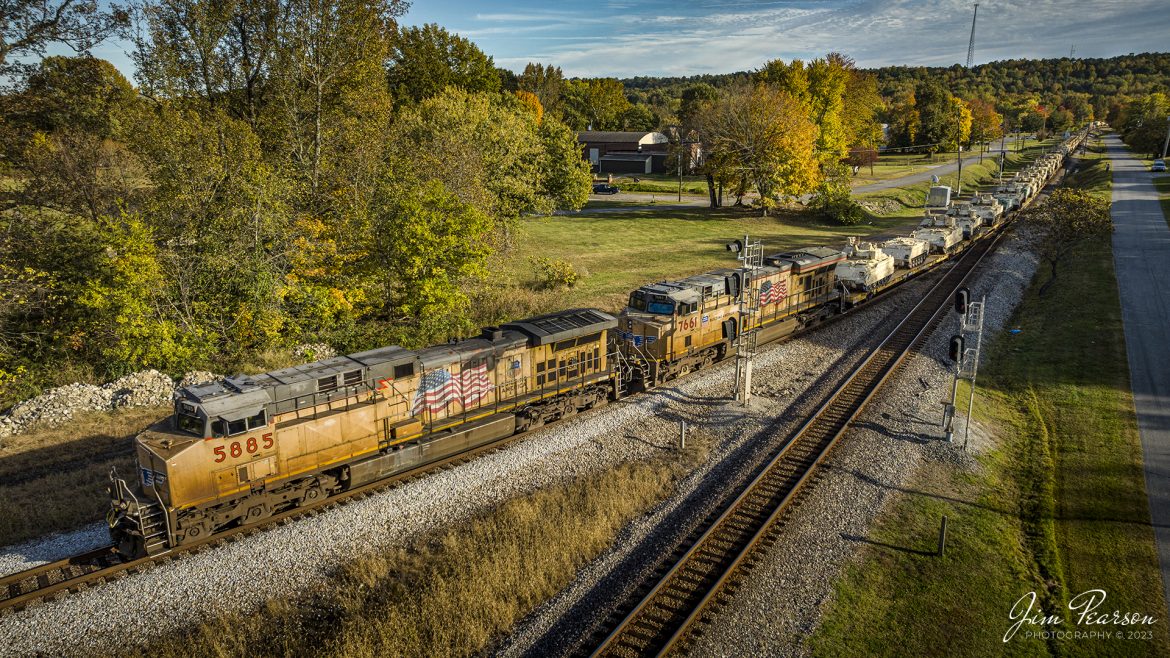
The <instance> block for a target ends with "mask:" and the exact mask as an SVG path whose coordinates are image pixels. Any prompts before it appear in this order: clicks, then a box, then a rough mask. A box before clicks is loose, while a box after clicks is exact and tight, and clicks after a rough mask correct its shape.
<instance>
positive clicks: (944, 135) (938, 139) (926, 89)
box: [914, 82, 958, 154]
mask: <svg viewBox="0 0 1170 658" xmlns="http://www.w3.org/2000/svg"><path fill="white" fill-rule="evenodd" d="M914 98H915V105H914V107H915V109H916V110H917V111H918V135H917V137H916V139H915V140H914V146H921V147H922V148H923V149H924V150H925V151H927V152H928V153H932V154H933V153H938V152H939V151H943V150H953V145H954V141H955V137H956V124H957V120H958V116H957V111H956V109H955V105H954V103H953V102H952V98H953V97H952V96H951V95H950V93H948V92H947V90H946V89H944V88H943V87H942V85H940V84H937V83H933V82H922V83H919V84H918V88H917V89H915V91H914Z"/></svg>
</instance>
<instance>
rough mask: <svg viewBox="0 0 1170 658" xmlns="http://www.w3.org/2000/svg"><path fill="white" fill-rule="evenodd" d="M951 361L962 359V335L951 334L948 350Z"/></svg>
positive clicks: (957, 361)
mask: <svg viewBox="0 0 1170 658" xmlns="http://www.w3.org/2000/svg"><path fill="white" fill-rule="evenodd" d="M948 356H950V357H951V361H954V362H955V363H959V362H960V361H962V360H963V337H962V336H959V335H954V336H951V345H950V350H949V352H948Z"/></svg>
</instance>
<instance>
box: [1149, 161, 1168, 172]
mask: <svg viewBox="0 0 1170 658" xmlns="http://www.w3.org/2000/svg"><path fill="white" fill-rule="evenodd" d="M1150 171H1166V161H1165V160H1154V166H1153V167H1150Z"/></svg>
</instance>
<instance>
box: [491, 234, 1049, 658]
mask: <svg viewBox="0 0 1170 658" xmlns="http://www.w3.org/2000/svg"><path fill="white" fill-rule="evenodd" d="M1035 267H1036V260H1035V258H1034V257H1033V256H1032V255H1031V254H1030V253H1028V252H1027V251H1026V250H1025V248H1024V246H1023V244H1022V242H1021V240H1020V239H1019V238H1018V237H1015V236H1009V238H1008V239H1006V240H1005V242H1004V243H1002V244H1001V245H1000V247H999V248H998V250H997V251H996V252H995V253H994V254H992V255H990V256H989V257H988V260H987V261H985V262H984V263H983V265H982V266H981V267H980V270H979V272H978V273H977V274H976V275H975V276H974V277H973V279H971V280H970V281H969V283H968V286H969V287H970V288H971V290H972V294H973V299H975V300H979V299H980V298H981V297H982V296H983V295H984V294H987V295H988V299H987V308H986V311H985V339H986V338H988V337H990V336H992V335H994V333H995V332H996V331H998V330H999V329H1000V328H1001V327H1002V326H1003V325H1004V323H1005V322H1006V321H1007V319H1008V318H1009V317H1010V314H1011V311H1012V309H1013V308H1014V307H1015V305H1016V303H1017V302H1018V300H1019V298H1020V296H1021V294H1022V292H1023V290H1024V289H1025V288H1026V287H1027V285H1028V282H1029V281H1030V280H1031V276H1032V273H1033V272H1034V270H1035ZM924 291H925V287H924V285H923V282H918V283H913V284H909V285H908V286H907V287H906V288H905V289H903V290H901V291H899V292H898V293H897V296H896V297H895V298H894V299H891V300H887V302H885V303H883V304H882V305H880V306H878V307H874V308H870V309H867V310H865V311H863V312H862V314H858V315H855V316H854V317H852V318H849V319H848V320H847V321H846V322H842V323H841V324H839V325H837V326H834V327H828V328H825V329H822V330H821V331H818V332H816V333H814V334H812V335H809V336H808V337H806V338H803V339H800V340H797V341H793V342H792V343H789V344H787V345H784V346H781V347H780V348H779V349H778V350H777V351H776V353H781V352H784V353H785V356H784V358H783V359H782V360H781V362H782V364H783V366H782V367H781V368H778V369H771V368H768V367H764V368H760V367H759V363H758V362H757V370H756V373H757V382H758V384H757V386H756V387H755V388H756V391H757V393H762V394H763V395H764V396H769V395H775V394H777V393H778V394H779V395H778V396H777V397H776V398H772V399H761V400H757V403H758V405H757V407H756V408H757V410H758V411H757V413H756V414H754V415H753V416H752V417H751V418H749V419H747V420H748V421H749V422H747V423H744V424H743V425H744V426H742V427H741V428H739V431H738V432H725V439H724V443H722V444H721V445H720V446H719V448H718V449H716V450H715V451H714V452H715V453H716V454H715V459H713V460H712V462H711V463H710V464H708V466H707V468H705V469H699V471H696V472H695V473H694V474H692V476H691V477H690V478H688V480H687V481H686V482H684V483H683V485H682V487H681V488H680V489H681V490H680V493H679V495H678V496H675V497H673V498H671V499H670V500H668V501H665V502H664V503H663V504H662V505H660V506H659V508H657V509H656V510H654V511H653V513H652V514H650V515H649V516H648V517H646V518H643V519H640V520H638V521H637V522H635V523H634V524H631V527H629V528H627V529H626V530H625V531H624V532H623V534H622V536H621V537H620V538H619V541H618V542H617V543H616V544H615V546H614V547H613V548H612V549H611V550H610V551H608V552H607V553H605V554H604V555H602V556H601V557H600V558H599V559H598V560H596V561H595V562H594V563H592V564H590V565H588V566H587V567H586V568H584V569H583V570H582V571H581V573H580V574H579V575H578V578H577V579H576V580H575V581H574V583H573V584H572V585H571V586H570V587H568V588H566V589H565V590H564V591H562V592H561V593H560V594H558V595H557V596H556V597H554V598H553V599H551V600H550V601H549V602H547V603H546V604H545V605H544V606H542V607H541V608H540V609H539V610H537V611H536V612H535V613H534V614H532V615H530V616H529V617H528V618H527V619H526V620H525V621H524V622H523V623H522V624H521V625H520V626H519V627H518V629H517V630H516V632H515V633H513V634H512V636H510V637H509V638H507V639H506V640H505V642H504V644H503V646H502V647H500V648H499V651H498V653H499V655H503V656H541V655H563V654H566V653H568V652H571V651H573V650H574V649H582V648H585V646H586V643H587V642H595V641H597V640H598V639H599V638H598V637H593V638H589V635H590V633H596V632H597V631H599V630H601V628H600V622H601V621H602V620H603V619H604V618H605V617H606V616H607V615H608V614H610V613H611V611H613V610H614V609H615V607H616V605H617V604H618V603H620V602H621V600H622V598H624V597H625V596H627V595H629V594H630V593H631V592H632V590H633V589H634V588H635V587H636V585H637V583H638V582H640V581H641V580H642V579H644V578H647V577H648V575H649V574H650V572H651V571H652V570H653V569H654V567H655V566H657V564H658V563H659V561H660V560H662V559H665V558H666V557H667V555H668V554H669V551H670V550H671V549H672V548H673V547H674V546H675V545H677V542H678V541H679V539H681V538H682V537H685V536H686V535H687V534H688V533H689V532H690V531H691V530H692V529H694V528H697V527H702V526H701V525H700V522H701V521H703V520H704V518H709V515H710V514H712V513H715V512H717V511H719V510H721V509H722V508H723V506H724V504H725V502H726V501H727V500H729V499H730V498H731V492H738V490H739V489H740V487H741V486H742V485H743V484H744V483H746V481H747V479H748V477H749V476H750V475H754V474H755V473H756V472H757V471H756V470H755V469H753V468H752V467H751V466H752V464H753V463H754V462H753V460H759V459H760V458H761V457H762V456H764V455H766V454H771V453H772V452H773V451H774V449H775V448H776V447H777V443H776V442H774V441H769V440H767V439H764V438H762V437H761V436H760V434H767V433H769V432H767V431H766V430H764V425H765V424H773V425H774V427H773V429H772V430H771V432H770V433H771V434H774V435H779V436H784V437H786V436H788V435H789V434H790V433H791V432H792V431H793V430H795V428H796V422H797V421H803V420H804V419H805V418H806V417H807V414H808V413H809V412H810V411H811V409H810V408H808V403H809V402H810V401H814V400H820V399H821V398H822V397H823V396H824V395H826V394H827V393H828V392H829V391H830V390H831V389H832V382H834V381H837V378H836V377H834V374H833V373H834V371H841V372H839V374H841V375H843V374H845V373H844V372H843V371H844V370H846V366H848V365H853V364H856V363H857V362H858V361H859V360H860V358H861V357H862V356H864V353H865V351H866V350H864V349H860V348H861V346H862V345H864V344H865V343H866V340H865V339H864V338H863V337H866V336H868V338H869V340H870V341H871V342H875V341H876V340H877V339H880V338H881V337H884V335H885V334H886V333H887V332H888V331H889V329H891V328H892V326H893V320H897V319H900V317H901V315H902V313H904V312H905V311H906V310H908V309H909V306H910V304H911V303H912V302H914V301H916V300H917V299H919V298H920V295H921V293H922V292H924ZM894 307H897V308H896V309H895V308H894ZM879 311H880V312H881V313H880V315H884V316H885V317H884V318H881V319H882V320H883V321H881V322H878V321H876V320H878V319H879V317H878V316H879ZM887 314H888V315H887ZM957 326H958V319H957V317H956V316H954V314H949V315H948V317H946V318H945V319H944V320H943V321H942V324H941V325H940V326H939V327H938V328H937V329H936V331H935V333H934V335H933V336H932V338H931V339H930V341H928V343H927V345H926V347H925V350H924V352H923V353H921V354H919V355H916V356H914V357H912V358H911V359H910V360H909V361H908V362H907V364H906V365H905V367H904V368H903V369H902V370H901V371H900V372H899V374H898V375H897V376H896V377H894V378H893V379H892V380H891V381H890V382H888V383H887V384H886V386H885V388H884V389H883V391H882V392H881V393H879V396H878V398H877V399H875V401H874V402H872V403H871V404H870V406H869V407H868V408H867V409H866V411H865V413H864V414H863V416H862V418H861V419H860V421H859V422H858V423H857V424H855V425H854V426H853V429H852V430H851V431H850V433H849V434H848V435H847V437H846V438H845V439H844V440H843V441H842V442H841V444H840V445H839V446H838V447H837V448H836V449H835V451H834V453H833V455H832V456H831V457H830V458H829V460H828V465H829V467H828V468H826V469H823V470H822V473H821V475H820V477H819V480H818V484H817V486H815V487H813V488H812V489H811V491H810V492H809V494H807V499H806V500H802V503H801V505H800V506H799V508H798V509H797V510H796V511H795V512H794V513H793V514H792V515H791V518H789V519H788V520H787V521H786V524H787V527H786V529H785V530H784V531H783V532H784V533H785V534H784V539H782V540H781V541H780V542H778V543H777V544H776V545H775V546H774V547H773V548H772V549H771V551H770V552H769V553H768V555H767V557H766V558H765V561H764V562H765V564H761V565H760V566H758V567H757V568H756V570H755V571H753V578H752V579H751V580H750V581H748V582H747V583H745V584H744V585H742V586H741V587H740V590H739V592H738V594H737V595H736V596H735V597H734V598H733V599H732V601H731V603H730V604H729V605H728V606H727V607H726V608H724V609H723V610H722V611H721V613H720V614H719V615H718V616H717V617H716V618H715V620H714V621H713V623H712V624H710V625H709V626H707V627H706V629H705V631H704V637H703V639H702V640H701V641H700V642H698V643H697V644H696V645H695V647H694V650H693V651H692V652H691V655H696V656H725V655H792V654H795V653H797V652H798V651H799V639H800V638H801V637H802V636H803V635H804V634H806V633H807V632H808V631H809V630H811V629H812V628H813V627H815V624H816V622H817V620H818V619H819V614H820V612H819V611H820V606H821V604H822V603H823V602H824V601H825V599H826V598H827V596H828V595H829V593H830V591H831V587H832V584H833V580H834V579H835V577H836V575H837V574H838V572H839V570H840V568H841V566H842V565H843V564H844V563H845V561H846V560H847V559H848V558H849V556H851V555H852V554H854V553H855V551H856V550H857V548H858V547H859V546H861V545H862V542H863V538H864V536H865V532H866V529H867V528H868V526H869V523H870V522H871V521H872V520H873V518H874V517H875V516H876V514H877V512H878V511H879V510H880V508H881V505H882V504H883V503H884V502H885V499H886V497H887V494H888V493H889V491H890V490H891V488H892V487H896V486H898V484H899V483H901V482H903V481H904V480H905V479H906V478H907V477H908V476H909V475H910V474H911V473H912V472H913V470H914V468H915V467H917V466H918V465H919V464H921V463H922V462H923V461H924V460H936V459H942V460H948V461H954V460H963V459H968V457H967V455H966V453H964V452H963V451H962V449H961V447H958V444H946V443H945V442H943V441H941V440H940V438H941V436H942V430H941V428H940V427H939V423H940V421H941V419H942V410H943V401H944V398H946V396H947V395H948V394H949V392H950V381H951V379H950V371H949V368H948V366H945V365H944V364H943V360H944V359H945V358H946V343H947V339H948V338H949V336H950V335H951V334H952V333H954V332H955V331H957ZM838 332H840V333H838ZM825 344H852V345H853V347H852V349H851V350H848V351H849V352H851V353H853V354H854V355H855V356H856V358H854V359H843V360H841V361H840V362H838V363H836V364H834V365H833V366H832V367H829V368H828V369H827V371H826V375H825V376H824V377H822V378H821V380H820V381H818V382H817V383H816V384H815V385H813V386H810V387H807V388H803V389H801V386H799V385H797V386H795V387H794V386H793V383H792V380H791V379H790V377H792V376H793V375H796V376H799V373H801V372H804V371H803V369H802V368H803V366H802V364H805V363H808V362H807V361H804V359H806V358H809V359H812V360H814V361H815V360H816V359H817V358H818V355H819V356H820V358H822V359H824V361H825V363H828V362H830V361H832V359H831V358H827V357H828V355H827V354H826V353H823V352H818V348H822V347H823V346H824V345H825ZM985 344H986V343H985ZM812 345H816V347H813V346H812ZM835 353H837V354H840V352H835ZM811 368H812V370H813V371H814V372H817V371H820V370H825V366H823V365H822V366H819V367H817V366H811ZM793 388H796V389H798V390H803V391H804V394H803V400H802V399H795V398H794V397H793V396H792V393H793V391H792V389H793ZM786 394H788V395H786ZM796 397H797V398H799V397H801V396H799V395H797V396H796ZM802 402H803V404H802ZM959 421H965V419H964V418H962V417H960V418H959ZM962 427H963V423H962V422H957V423H956V428H958V429H961V428H962ZM971 434H972V441H973V443H972V447H973V448H975V447H977V446H976V443H975V442H977V441H978V437H979V436H982V435H981V434H980V433H979V432H978V431H977V430H976V428H973V429H972V433H971ZM958 436H959V437H960V440H961V437H962V434H961V433H960V434H958ZM751 440H756V441H758V443H757V444H756V446H755V447H757V448H758V450H757V451H755V452H754V453H750V452H748V451H745V450H743V446H744V444H745V443H750V442H751ZM740 452H743V453H745V454H739V453H740ZM719 454H725V455H729V457H728V458H726V459H724V460H723V461H722V462H718V461H717V458H718V455H719ZM715 482H717V483H719V484H718V485H714V484H713V483H715Z"/></svg>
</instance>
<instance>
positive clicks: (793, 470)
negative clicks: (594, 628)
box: [593, 232, 1002, 657]
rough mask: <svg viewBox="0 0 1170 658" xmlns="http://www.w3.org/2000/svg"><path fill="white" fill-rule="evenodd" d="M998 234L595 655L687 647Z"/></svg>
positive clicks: (875, 355) (934, 292)
mask: <svg viewBox="0 0 1170 658" xmlns="http://www.w3.org/2000/svg"><path fill="white" fill-rule="evenodd" d="M1001 237H1002V232H1001V234H1000V235H997V236H995V237H994V238H992V239H990V240H982V241H980V242H978V243H976V244H975V245H974V246H973V247H972V248H971V249H970V250H968V251H967V252H966V253H965V254H964V255H963V256H962V257H961V258H959V259H957V260H956V261H955V263H954V265H953V266H952V267H951V268H950V269H949V270H947V271H946V272H945V273H943V275H942V277H941V278H940V279H939V281H938V282H937V283H936V284H935V285H934V286H933V287H932V288H931V289H930V291H929V292H928V293H927V294H926V295H925V296H924V297H923V299H922V300H921V301H919V303H918V304H917V305H916V306H915V307H914V308H913V309H912V310H911V311H910V313H909V314H907V316H906V317H905V318H904V319H903V320H902V321H901V322H900V323H899V324H898V325H897V327H895V328H894V330H893V331H891V332H890V334H889V335H888V336H886V338H885V339H884V340H883V341H882V342H881V344H879V345H878V346H877V347H876V348H874V349H873V351H872V352H870V354H869V355H868V356H867V357H866V358H865V360H864V361H862V363H861V365H859V366H858V367H857V368H856V370H854V371H853V373H852V374H850V375H849V376H848V377H847V378H846V380H845V382H844V383H843V384H841V386H840V387H839V388H837V389H836V390H835V391H834V392H833V393H832V394H831V395H830V396H829V398H828V400H827V401H826V402H825V403H824V404H823V405H821V407H820V408H819V409H817V411H816V412H815V413H814V414H813V415H812V416H811V417H810V418H809V420H808V421H807V422H805V424H804V425H802V426H801V427H800V428H799V429H798V430H797V431H796V433H795V435H794V436H793V437H792V438H791V440H789V441H788V442H787V443H786V444H785V446H784V448H783V449H781V450H780V452H779V453H778V454H776V456H775V457H773V459H772V460H771V461H770V462H769V463H768V464H767V465H766V466H765V467H764V468H763V470H762V471H761V472H760V474H759V476H757V477H756V479H755V480H753V481H752V482H751V483H749V484H748V485H747V486H746V488H745V489H744V490H743V492H742V493H741V494H740V495H739V497H737V498H736V499H735V500H734V501H733V502H732V503H731V504H730V505H729V506H728V507H727V509H726V510H725V511H724V512H723V514H721V515H720V516H719V517H718V518H717V519H716V520H715V521H714V522H713V523H712V524H711V525H710V526H709V527H708V528H707V530H706V531H705V532H704V533H703V534H702V535H701V536H700V537H699V538H698V539H697V540H696V541H695V542H694V543H693V544H692V545H691V546H690V548H689V549H686V550H685V552H683V553H682V556H681V557H680V558H679V559H678V560H677V561H676V562H675V563H674V565H673V566H672V567H670V568H669V569H668V570H667V571H666V572H665V575H663V576H662V577H661V578H660V579H659V580H658V581H657V583H656V584H654V586H653V588H652V589H650V590H649V592H648V593H647V594H645V595H644V596H643V597H642V599H641V600H640V601H639V602H638V603H637V604H636V605H634V606H633V608H632V609H631V610H629V612H628V613H627V614H626V615H625V617H624V618H622V620H621V621H620V622H619V623H618V624H617V625H616V626H615V627H612V630H611V631H610V632H609V634H608V635H607V636H606V637H605V639H604V640H603V641H602V642H601V644H600V645H599V646H597V647H596V649H595V650H594V651H593V655H594V656H623V657H632V656H660V655H665V654H668V653H671V652H672V651H676V650H679V649H682V648H684V647H685V645H686V642H687V638H688V635H689V634H690V632H691V631H692V630H693V628H694V627H695V625H696V622H699V621H700V620H702V619H703V617H704V615H705V614H707V613H708V611H709V610H710V604H711V603H712V602H713V601H714V600H716V598H717V597H718V596H719V595H720V593H721V592H722V591H723V590H724V589H725V587H726V586H727V584H728V583H730V582H735V581H736V580H737V579H738V578H740V577H741V576H742V574H741V573H740V571H741V569H742V568H743V567H745V566H747V565H750V563H751V561H752V559H753V554H754V553H755V552H756V551H757V550H759V549H760V548H761V547H766V546H767V545H768V544H770V543H771V541H772V538H771V537H770V534H771V530H772V529H773V528H774V527H775V526H776V523H775V522H776V521H777V520H778V519H779V517H780V516H781V515H783V514H784V513H785V512H786V511H787V510H788V509H789V503H791V502H792V501H793V499H794V497H795V496H796V494H797V492H798V491H800V489H801V486H802V485H803V484H805V482H806V481H808V480H809V478H810V477H811V476H812V474H813V473H814V472H815V470H816V467H817V465H818V464H820V463H821V462H822V461H823V460H824V459H825V457H826V456H827V455H828V454H829V452H830V451H831V450H832V448H833V446H834V445H835V444H836V443H837V440H838V439H840V438H841V436H842V435H843V434H844V433H845V430H846V428H847V427H848V425H849V423H851V422H852V421H853V420H854V419H855V418H856V417H857V416H858V414H860V413H861V410H862V409H863V408H864V407H865V405H866V403H868V402H869V400H870V399H871V398H872V397H873V396H874V394H875V393H876V392H877V391H878V389H879V388H881V386H882V384H884V383H885V382H886V380H887V379H889V378H890V376H891V375H892V374H893V373H894V372H895V371H896V370H897V369H898V366H899V365H901V363H902V362H903V360H904V359H905V357H906V356H907V355H908V354H910V353H911V351H912V350H913V349H914V348H915V347H916V346H918V345H919V344H921V343H922V342H923V341H924V340H925V339H926V337H927V336H928V335H929V334H930V332H931V330H932V329H933V328H934V326H935V325H937V323H938V321H939V319H940V317H941V316H942V314H943V313H944V310H945V309H946V308H947V307H948V305H949V300H950V298H951V296H952V295H953V294H954V292H955V291H956V290H958V289H959V287H960V286H961V285H962V284H963V282H964V281H965V280H966V279H967V277H968V275H969V274H970V273H971V272H972V271H974V269H975V267H976V266H977V265H978V264H979V263H980V262H981V261H982V260H983V257H984V256H985V255H986V254H988V253H989V252H990V251H991V250H992V249H993V248H994V246H995V245H996V244H997V243H998V242H999V240H1000V239H1001ZM676 554H677V552H676ZM749 568H750V567H749ZM601 632H604V631H601ZM599 634H600V633H599Z"/></svg>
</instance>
